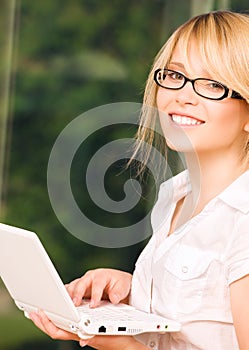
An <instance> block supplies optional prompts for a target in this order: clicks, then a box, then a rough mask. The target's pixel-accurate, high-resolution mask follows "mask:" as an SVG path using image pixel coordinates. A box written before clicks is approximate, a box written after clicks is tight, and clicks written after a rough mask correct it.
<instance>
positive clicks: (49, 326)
mask: <svg viewBox="0 0 249 350" xmlns="http://www.w3.org/2000/svg"><path fill="white" fill-rule="evenodd" d="M38 317H39V318H40V322H41V326H42V329H44V331H45V333H46V334H48V335H49V336H50V337H51V338H52V339H60V340H79V337H78V336H77V335H76V334H74V333H70V332H67V331H65V330H63V329H60V328H58V327H57V326H56V325H55V324H54V323H53V322H51V321H50V320H49V318H48V317H47V316H46V314H45V313H44V312H43V311H39V313H38Z"/></svg>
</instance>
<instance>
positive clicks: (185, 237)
mask: <svg viewBox="0 0 249 350" xmlns="http://www.w3.org/2000/svg"><path fill="white" fill-rule="evenodd" d="M172 188H173V196H172V195H170V193H172ZM189 191H191V188H190V185H189V179H188V172H187V171H184V172H182V173H180V174H178V175H177V176H175V177H174V178H173V179H170V180H169V181H166V182H164V183H163V184H162V185H161V187H160V191H159V195H158V200H157V202H156V204H155V206H154V208H153V211H152V215H151V222H152V228H153V236H152V238H151V239H150V241H149V243H148V245H147V246H146V247H145V249H144V250H143V252H142V254H141V255H140V257H139V258H138V260H137V263H136V268H135V271H134V275H133V283H132V291H131V299H130V303H131V304H132V305H134V306H136V307H137V308H139V309H141V310H143V311H146V312H153V313H156V314H160V315H163V316H165V317H167V318H171V319H174V320H176V321H178V322H181V323H182V329H181V331H180V332H172V333H166V334H163V335H156V334H144V335H141V336H139V337H138V339H139V340H140V341H141V342H143V343H144V344H146V345H147V346H149V347H150V348H152V349H154V350H156V349H160V350H176V349H177V350H185V349H186V350H190V349H191V350H192V349H202V350H236V349H239V347H238V343H237V339H236V335H235V330H234V326H233V320H232V315H231V307H230V294H229V284H231V283H232V282H233V281H236V280H238V279H240V278H241V277H243V276H245V275H248V274H249V171H247V172H245V173H244V174H242V175H241V176H240V177H239V178H238V179H237V180H236V181H234V182H233V183H232V184H231V185H230V186H229V187H227V188H226V189H225V190H224V191H223V192H222V193H221V194H219V195H218V196H217V197H215V198H214V199H213V200H211V201H210V202H209V203H208V204H207V205H206V207H205V208H204V209H203V211H202V212H201V213H200V214H198V215H197V216H195V217H193V218H192V219H191V220H189V221H188V222H187V223H186V224H184V225H183V226H181V227H179V228H178V229H177V230H176V231H175V232H174V233H172V234H171V235H170V236H168V237H167V233H168V231H169V227H170V222H171V218H172V215H173V213H174V209H175V206H176V203H177V202H178V201H179V199H181V198H183V197H184V196H185V195H186V193H188V192H189Z"/></svg>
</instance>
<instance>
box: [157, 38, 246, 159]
mask: <svg viewBox="0 0 249 350" xmlns="http://www.w3.org/2000/svg"><path fill="white" fill-rule="evenodd" d="M199 57H200V55H199V52H198V50H197V47H196V45H195V44H194V43H193V44H192V45H191V48H190V54H189V60H188V62H189V64H190V66H191V72H189V71H187V62H186V59H185V57H184V56H183V54H182V53H181V49H180V47H176V49H175V51H174V53H173V56H172V59H171V61H170V63H169V66H168V67H167V68H168V69H172V70H175V71H178V72H180V73H182V74H184V75H185V76H187V77H188V78H190V79H195V78H209V79H214V80H217V79H216V77H214V76H210V75H209V74H208V72H207V71H206V70H205V69H204V67H203V65H202V62H201V60H200V59H199ZM162 68H163V67H162ZM221 83H222V82H221ZM156 101H157V107H158V110H159V116H160V122H161V126H162V130H163V133H164V136H165V137H166V140H167V143H168V145H169V147H171V148H173V149H175V150H177V151H180V152H196V153H198V155H200V154H202V153H205V154H207V153H208V154H211V153H212V152H215V153H216V154H217V152H222V153H221V154H225V153H227V152H230V154H231V152H234V153H235V155H236V156H238V155H239V156H240V157H241V153H242V152H243V149H244V148H245V145H246V143H247V140H248V135H249V109H248V105H247V103H246V102H245V101H244V100H236V99H232V98H226V99H224V100H221V101H213V100H208V99H206V98H203V97H201V96H199V95H197V94H196V93H195V92H194V90H193V87H192V84H191V83H190V82H188V83H187V84H186V85H185V86H184V87H183V88H182V89H180V90H168V89H164V88H161V87H159V88H158V92H157V98H156Z"/></svg>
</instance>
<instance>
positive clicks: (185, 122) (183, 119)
mask: <svg viewBox="0 0 249 350" xmlns="http://www.w3.org/2000/svg"><path fill="white" fill-rule="evenodd" d="M169 116H170V117H171V119H172V121H173V122H174V123H176V124H178V125H180V126H196V125H202V124H204V122H203V121H201V120H199V119H195V118H192V117H187V116H183V115H178V114H170V115H169Z"/></svg>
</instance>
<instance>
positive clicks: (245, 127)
mask: <svg viewBox="0 0 249 350" xmlns="http://www.w3.org/2000/svg"><path fill="white" fill-rule="evenodd" d="M247 107H248V109H247V110H248V114H247V121H246V123H245V126H244V130H245V131H246V132H249V105H247Z"/></svg>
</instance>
